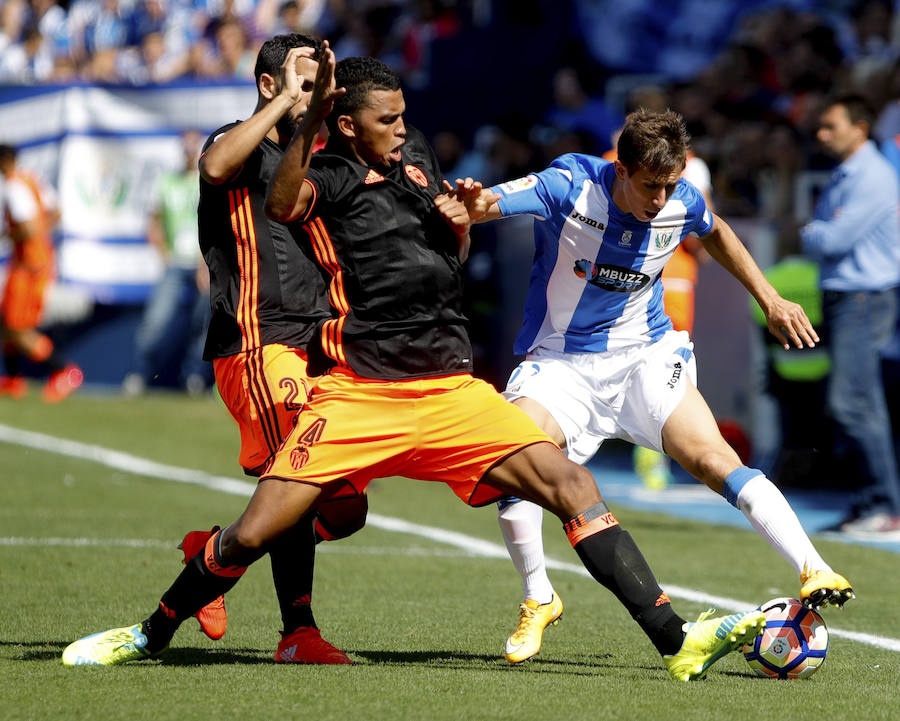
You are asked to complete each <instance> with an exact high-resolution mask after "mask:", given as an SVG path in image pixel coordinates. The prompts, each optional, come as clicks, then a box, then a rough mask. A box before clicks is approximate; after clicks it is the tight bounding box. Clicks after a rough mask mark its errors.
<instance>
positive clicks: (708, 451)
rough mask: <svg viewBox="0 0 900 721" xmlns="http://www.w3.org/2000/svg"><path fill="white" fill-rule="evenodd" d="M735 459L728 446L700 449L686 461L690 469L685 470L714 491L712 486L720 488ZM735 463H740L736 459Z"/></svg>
mask: <svg viewBox="0 0 900 721" xmlns="http://www.w3.org/2000/svg"><path fill="white" fill-rule="evenodd" d="M723 443H724V441H723ZM736 459H737V456H736V455H735V453H734V452H733V451H732V450H731V447H730V446H729V447H728V448H727V449H720V448H715V447H709V448H702V449H699V450H698V451H697V452H696V453H695V454H694V456H693V457H692V458H691V459H690V460H689V461H688V465H689V466H690V467H687V468H685V470H686V471H688V473H690V474H691V475H692V476H694V477H695V478H697V479H698V480H700V481H702V482H703V483H705V484H706V485H708V486H710V487H712V488H713V489H714V490H715V488H714V486H715V485H717V484H718V485H719V486H721V481H722V480H723V479H724V478H725V476H727V475H728V473H729V472H730V471H731V470H732V469H733V468H734V463H735V460H736ZM737 462H738V463H740V460H739V459H737Z"/></svg>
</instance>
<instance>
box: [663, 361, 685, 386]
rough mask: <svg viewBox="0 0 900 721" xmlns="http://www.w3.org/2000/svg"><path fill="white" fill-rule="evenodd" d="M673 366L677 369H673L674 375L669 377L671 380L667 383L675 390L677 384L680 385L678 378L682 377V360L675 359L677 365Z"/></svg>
mask: <svg viewBox="0 0 900 721" xmlns="http://www.w3.org/2000/svg"><path fill="white" fill-rule="evenodd" d="M672 367H673V368H674V369H675V370H673V371H672V377H671V378H669V382H668V383H666V385H667V386H668V387H669V388H672V389H673V390H674V388H675V386H676V385H678V379H679V378H681V368H682V365H681V361H675V365H674V366H672Z"/></svg>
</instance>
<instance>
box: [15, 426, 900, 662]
mask: <svg viewBox="0 0 900 721" xmlns="http://www.w3.org/2000/svg"><path fill="white" fill-rule="evenodd" d="M0 441H2V442H6V443H12V444H15V445H20V446H26V447H28V448H34V449H35V450H39V451H45V452H48V453H58V454H59V455H63V456H69V457H71V458H79V459H81V460H88V461H94V462H96V463H99V464H101V465H104V466H107V467H109V468H115V469H117V470H120V471H125V472H127V473H133V474H136V475H142V476H148V477H150V478H160V479H163V480H167V481H178V482H179V483H190V484H193V485H197V486H204V487H206V488H211V489H213V490H217V491H222V492H224V493H230V494H232V495H237V496H249V495H250V494H252V493H253V489H254V488H255V487H256V484H254V483H249V482H247V481H240V480H237V479H234V478H228V477H226V476H216V475H212V474H210V473H205V472H204V471H194V470H191V469H189V468H181V467H179V466H169V465H166V464H164V463H156V462H155V461H151V460H148V459H146V458H140V457H138V456H133V455H131V454H130V453H123V452H121V451H115V450H112V449H110V448H104V447H103V446H95V445H91V444H88V443H81V442H79V441H71V440H67V439H65V438H57V437H55V436H48V435H46V434H44V433H36V432H34V431H25V430H21V429H19V428H13V427H12V426H7V425H3V424H0ZM366 524H367V525H369V526H374V527H375V528H380V529H382V530H384V531H394V532H395V533H407V534H410V535H414V536H419V537H421V538H427V539H429V540H431V541H436V542H438V543H446V544H447V545H450V546H454V547H456V548H460V549H462V550H463V551H465V552H466V553H467V554H469V555H473V556H481V557H485V558H506V557H507V554H506V548H505V546H501V545H500V544H498V543H492V542H490V541H485V540H482V539H480V538H475V537H474V536H467V535H465V534H463V533H457V532H456V531H449V530H446V529H443V528H435V527H433V526H424V525H421V524H419V523H411V522H410V521H404V520H403V519H401V518H392V517H390V516H382V515H380V514H377V513H370V514H369V515H368V517H367V519H366ZM9 540H10V539H0V545H13V544H11V543H6V541H9ZM45 540H48V539H45ZM49 540H65V541H66V542H69V541H68V539H49ZM75 540H76V541H78V540H83V541H84V542H85V545H90V543H91V539H75ZM120 540H121V541H122V544H123V545H126V544H127V543H128V542H129V539H120ZM146 543H148V545H152V544H153V543H155V542H150V541H147V542H146ZM47 545H53V544H51V543H48V544H47ZM547 568H552V569H556V570H559V571H568V572H570V573H576V574H578V575H580V576H584V577H586V578H590V577H591V576H590V574H589V573H588V572H587V571H586V570H585V569H584V567H583V566H580V565H575V564H573V563H566V562H564V561H557V560H555V559H552V558H549V557H548V558H547ZM665 590H666V593H668V594H669V595H670V596H672V597H674V598H680V599H683V600H685V601H693V602H695V603H700V604H708V605H712V606H716V607H717V608H720V609H722V610H726V611H739V610H742V609H746V608H752V607H753V605H754V604H753V603H751V602H749V601H740V600H737V599H734V598H728V597H725V596H713V595H710V594H708V593H705V592H703V591H697V590H694V589H690V588H684V587H682V586H672V585H668V584H666V585H665ZM828 631H829V633H831V634H833V635H834V636H839V637H842V638H847V639H850V640H852V641H857V642H859V643H864V644H867V645H869V646H875V647H876V648H883V649H886V650H888V651H894V652H896V653H900V639H895V638H889V637H887V636H877V635H874V634H869V633H859V632H857V631H844V630H842V629H839V628H833V627H832V626H829V627H828Z"/></svg>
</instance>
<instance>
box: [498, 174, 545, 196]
mask: <svg viewBox="0 0 900 721" xmlns="http://www.w3.org/2000/svg"><path fill="white" fill-rule="evenodd" d="M535 185H537V176H536V175H526V176H525V177H524V178H517V179H516V180H509V181H507V182H505V183H500V185H499V186H497V187H499V188H500V190H501V191H503V194H504V195H510V194H511V193H520V192H521V191H523V190H528V189H529V188H533V187H534V186H535Z"/></svg>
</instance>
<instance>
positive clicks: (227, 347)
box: [198, 123, 332, 360]
mask: <svg viewBox="0 0 900 721" xmlns="http://www.w3.org/2000/svg"><path fill="white" fill-rule="evenodd" d="M235 125H237V123H231V124H229V125H225V126H224V127H222V128H220V129H218V130H217V131H215V132H214V133H213V134H212V135H211V136H210V137H209V139H208V140H207V141H206V144H205V145H204V148H203V152H206V150H207V149H208V148H209V146H210V145H211V144H212V143H214V142H215V141H216V139H217V138H218V137H219V136H220V135H222V134H224V133H225V132H227V131H228V130H229V129H231V128H233V127H234V126H235ZM283 154H284V153H283V151H282V149H281V148H280V147H279V146H278V144H277V143H274V142H272V141H271V140H269V139H268V138H264V139H263V141H262V143H260V145H259V146H258V147H257V148H256V149H255V150H254V151H253V153H252V154H251V155H250V157H249V158H247V161H246V162H245V163H244V165H243V166H242V167H241V169H240V170H239V171H238V172H237V173H236V174H235V175H234V177H232V178H230V179H229V180H228V181H227V182H225V183H222V184H221V185H213V184H211V183H208V182H206V181H205V180H203V178H201V179H200V206H199V209H198V220H199V224H200V227H199V232H200V248H201V250H202V252H203V257H204V259H205V260H206V264H207V265H208V266H209V274H210V303H211V305H212V320H211V322H210V326H209V332H208V334H207V338H206V348H205V350H204V354H203V356H204V358H206V359H207V360H212V359H213V358H220V357H223V356H228V355H233V354H234V353H238V352H242V351H249V350H254V349H256V348H259V347H260V346H263V345H267V344H269V343H283V344H285V345H288V346H292V347H296V348H305V347H306V345H307V343H308V342H309V341H310V340H311V339H314V338H316V333H315V331H316V325H317V323H319V322H321V321H322V320H324V319H325V318H329V317H331V315H332V311H331V307H330V306H329V303H328V299H327V296H326V286H325V281H326V279H325V278H324V277H323V275H322V271H321V269H320V268H319V266H318V264H317V263H316V262H315V261H314V260H313V258H312V255H311V249H310V248H309V244H308V243H304V244H303V246H302V247H301V246H298V244H297V243H296V241H295V240H294V238H293V237H292V235H291V232H290V230H289V229H288V227H287V226H285V225H282V224H281V223H276V222H274V221H272V220H269V219H268V218H267V217H266V215H265V211H264V206H265V202H266V191H267V189H268V184H269V180H270V179H271V177H272V174H273V173H274V172H275V168H276V167H277V165H278V163H279V161H280V160H281V158H282V156H283Z"/></svg>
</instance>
